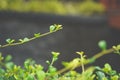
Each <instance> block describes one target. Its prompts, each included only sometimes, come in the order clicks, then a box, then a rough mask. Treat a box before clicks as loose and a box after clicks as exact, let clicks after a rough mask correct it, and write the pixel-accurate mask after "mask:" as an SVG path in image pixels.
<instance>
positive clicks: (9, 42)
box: [6, 38, 15, 44]
mask: <svg viewBox="0 0 120 80" xmlns="http://www.w3.org/2000/svg"><path fill="white" fill-rule="evenodd" d="M14 41H15V40H14V39H10V38H8V39H6V42H7V43H8V44H11V43H13V42H14Z"/></svg>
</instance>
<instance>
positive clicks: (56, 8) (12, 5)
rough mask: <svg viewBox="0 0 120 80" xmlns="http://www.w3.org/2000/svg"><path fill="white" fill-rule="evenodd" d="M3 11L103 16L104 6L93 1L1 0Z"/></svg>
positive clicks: (0, 5) (0, 7) (0, 6)
mask: <svg viewBox="0 0 120 80" xmlns="http://www.w3.org/2000/svg"><path fill="white" fill-rule="evenodd" d="M0 10H1V11H15V12H33V13H40V12H42V13H51V14H60V15H95V14H98V15H100V14H103V13H104V12H105V9H104V7H103V5H101V4H100V3H98V2H94V1H93V0H84V1H82V2H80V1H79V2H70V1H69V2H65V1H61V0H51V1H50V0H0Z"/></svg>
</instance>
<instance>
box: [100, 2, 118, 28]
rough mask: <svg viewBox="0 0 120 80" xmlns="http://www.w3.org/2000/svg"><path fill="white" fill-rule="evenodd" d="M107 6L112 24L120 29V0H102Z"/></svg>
mask: <svg viewBox="0 0 120 80" xmlns="http://www.w3.org/2000/svg"><path fill="white" fill-rule="evenodd" d="M100 2H101V3H102V4H103V5H104V6H105V8H106V11H107V14H108V23H109V25H110V26H112V27H114V28H117V29H120V0H100Z"/></svg>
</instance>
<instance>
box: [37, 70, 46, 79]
mask: <svg viewBox="0 0 120 80" xmlns="http://www.w3.org/2000/svg"><path fill="white" fill-rule="evenodd" d="M36 74H37V78H38V80H45V76H46V74H45V72H44V71H37V72H36Z"/></svg>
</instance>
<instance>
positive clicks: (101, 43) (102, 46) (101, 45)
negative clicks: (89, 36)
mask: <svg viewBox="0 0 120 80" xmlns="http://www.w3.org/2000/svg"><path fill="white" fill-rule="evenodd" d="M98 46H99V47H100V48H101V49H102V51H104V50H106V49H107V43H106V41H105V40H101V41H99V42H98Z"/></svg>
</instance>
